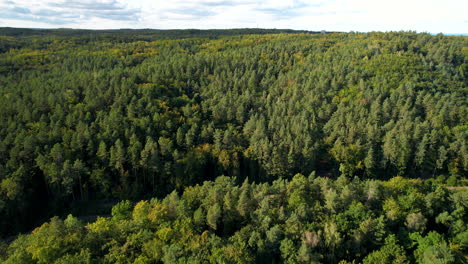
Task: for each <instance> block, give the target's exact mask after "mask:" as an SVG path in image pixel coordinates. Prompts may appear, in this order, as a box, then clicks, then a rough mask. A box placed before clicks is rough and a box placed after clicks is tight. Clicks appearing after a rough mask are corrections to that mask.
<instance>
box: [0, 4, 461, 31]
mask: <svg viewBox="0 0 468 264" xmlns="http://www.w3.org/2000/svg"><path fill="white" fill-rule="evenodd" d="M0 10H1V11H0V27H28V28H83V29H118V28H155V29H185V28H198V29H213V28H219V29H220V28H257V27H258V28H281V29H298V30H311V31H319V30H327V31H344V32H349V31H358V32H369V31H400V30H414V31H417V32H429V33H445V34H466V33H468V1H467V0H444V1H440V0H391V1H389V0H309V1H305V0H270V1H251V0H95V1H91V0H0Z"/></svg>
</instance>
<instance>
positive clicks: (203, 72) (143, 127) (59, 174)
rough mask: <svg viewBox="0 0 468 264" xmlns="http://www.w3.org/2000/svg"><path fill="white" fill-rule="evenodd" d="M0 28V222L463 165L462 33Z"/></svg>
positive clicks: (15, 223) (21, 224) (459, 174)
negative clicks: (243, 184) (235, 182)
mask: <svg viewBox="0 0 468 264" xmlns="http://www.w3.org/2000/svg"><path fill="white" fill-rule="evenodd" d="M0 32H4V36H0V46H1V47H4V48H2V49H1V51H2V52H1V53H0V113H1V115H0V214H1V215H2V216H4V217H2V218H0V234H1V233H6V232H15V231H17V230H25V229H24V228H25V227H27V226H31V225H34V224H35V220H37V219H39V217H50V216H52V215H54V214H59V213H62V212H63V211H67V210H69V208H70V204H72V203H73V202H74V201H86V200H92V199H102V198H113V199H132V200H138V199H141V198H149V197H154V196H158V197H162V196H163V195H165V194H167V193H170V192H171V191H172V190H174V189H178V190H179V191H180V190H182V189H183V187H185V186H188V185H191V184H195V183H201V182H203V181H205V180H212V179H214V178H215V177H216V176H218V175H229V176H236V177H237V178H239V179H245V178H246V177H249V178H250V179H251V180H254V181H257V182H260V181H265V180H267V181H271V180H274V179H277V178H278V177H288V176H289V175H294V174H295V173H302V174H304V175H308V174H309V173H310V172H311V171H313V170H315V171H317V173H318V174H320V175H324V174H328V175H331V176H338V175H342V174H343V175H346V176H347V177H350V178H352V177H354V176H360V177H367V178H376V179H388V178H390V177H393V176H396V175H405V176H409V177H424V178H428V177H437V176H439V175H444V176H443V177H446V176H447V177H448V176H450V182H452V183H456V182H457V181H459V179H460V178H463V177H465V176H466V172H467V169H468V153H467V151H468V150H467V138H468V126H467V117H468V108H467V100H466V98H468V97H467V80H468V79H467V74H468V73H467V72H468V71H467V69H468V63H467V58H468V57H467V51H468V50H467V48H466V47H467V46H468V45H467V38H465V37H447V36H443V35H437V36H432V35H429V34H416V33H412V32H398V33H397V32H391V33H368V34H361V33H349V34H344V33H333V34H309V33H300V34H299V33H296V34H284V33H283V34H264V35H252V34H249V33H275V32H269V31H265V32H261V31H260V32H258V31H255V30H253V31H248V30H247V31H245V32H244V33H245V34H241V33H240V32H238V31H229V32H224V33H223V31H221V32H218V31H213V32H212V33H213V36H216V37H213V38H212V37H211V36H210V35H207V34H210V31H202V32H198V31H193V32H192V31H180V32H179V31H173V32H172V31H171V32H166V33H164V32H163V33H161V32H160V33H158V32H154V31H132V30H127V31H122V32H120V31H115V32H112V31H111V32H109V31H105V32H101V33H100V32H99V31H97V32H93V33H92V34H91V32H88V31H83V32H82V31H66V30H58V31H35V30H17V31H15V30H14V29H3V31H0ZM15 32H16V33H15ZM119 32H120V33H119ZM197 32H198V33H197ZM236 32H237V33H236ZM49 33H50V34H49ZM88 33H89V34H90V36H89V37H86V36H88V35H87V34H88ZM179 33H180V35H178V34H179ZM35 34H36V35H35ZM54 34H55V35H54ZM158 34H163V35H158ZM164 34H166V35H164ZM171 34H172V35H171ZM197 34H199V35H197ZM223 34H224V35H223ZM187 35H190V37H187ZM226 35H228V36H226ZM231 35H232V36H231ZM112 36H115V38H112ZM141 36H144V37H141ZM177 36H179V37H177ZM197 36H198V37H197ZM82 38H84V39H85V40H81V39H82ZM212 211H213V213H214V212H216V210H215V209H212ZM13 219H14V220H13Z"/></svg>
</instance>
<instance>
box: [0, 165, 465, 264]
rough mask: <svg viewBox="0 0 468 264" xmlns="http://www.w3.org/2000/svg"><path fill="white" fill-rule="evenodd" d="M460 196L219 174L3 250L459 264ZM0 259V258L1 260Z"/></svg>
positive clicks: (392, 185) (48, 254)
mask: <svg viewBox="0 0 468 264" xmlns="http://www.w3.org/2000/svg"><path fill="white" fill-rule="evenodd" d="M467 201H468V192H466V191H465V192H455V193H451V192H450V191H448V190H447V189H446V188H443V187H442V186H440V185H437V184H429V182H428V181H422V180H420V179H417V180H416V179H405V178H402V177H395V178H393V179H391V180H389V181H386V182H382V181H378V180H364V181H363V180H359V179H358V178H353V179H348V178H347V177H346V176H341V177H339V178H338V179H337V180H335V181H334V180H331V179H330V178H324V177H315V175H314V174H312V175H311V176H309V177H305V176H303V175H300V174H297V175H295V176H294V177H293V178H292V179H291V180H290V181H287V180H282V179H279V180H276V181H274V182H273V183H271V184H268V183H263V184H253V183H250V182H249V181H247V180H245V181H244V182H243V183H242V184H240V185H236V184H235V179H234V178H230V177H219V178H217V179H216V181H209V182H205V183H204V184H203V185H202V186H198V185H197V186H195V187H188V188H186V189H185V191H184V192H183V193H182V194H181V195H178V194H177V192H173V193H171V194H169V195H168V196H167V197H166V198H164V199H151V200H150V201H140V202H138V203H137V204H135V205H133V204H132V203H131V202H129V201H122V202H120V203H118V204H117V205H116V206H114V207H113V208H112V216H110V217H102V218H98V219H97V220H96V221H95V222H93V223H89V224H84V223H83V222H81V221H80V220H79V219H77V218H75V217H73V216H71V215H69V216H68V217H66V218H65V219H63V220H62V219H59V218H52V219H51V220H50V221H49V222H47V223H45V224H44V225H42V226H41V227H39V228H37V229H35V230H34V231H33V232H32V233H31V234H29V235H21V236H19V237H18V238H17V239H16V240H15V241H14V242H13V243H11V244H10V245H9V246H8V247H7V246H4V247H3V248H2V247H1V246H0V256H1V255H2V254H1V253H2V252H3V255H4V259H3V261H4V263H5V264H18V263H56V264H62V263H63V264H65V263H66V264H70V263H141V264H142V263H194V264H195V263H268V264H269V263H291V264H293V263H340V264H351V263H363V264H404V263H422V264H435V263H447V264H448V263H466V256H464V255H463V254H466V252H467V250H468V230H467V226H466V220H467V219H466V218H467V212H466V208H467V205H468V204H467ZM0 260H2V259H1V257H0Z"/></svg>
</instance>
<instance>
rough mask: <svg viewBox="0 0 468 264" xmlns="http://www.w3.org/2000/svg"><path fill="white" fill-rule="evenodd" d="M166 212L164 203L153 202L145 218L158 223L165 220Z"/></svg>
mask: <svg viewBox="0 0 468 264" xmlns="http://www.w3.org/2000/svg"><path fill="white" fill-rule="evenodd" d="M167 213H168V210H167V207H166V206H165V205H163V204H160V203H154V204H152V206H151V209H150V210H149V212H148V214H147V218H148V220H150V222H151V223H153V224H158V223H160V222H162V221H164V220H165V217H166V216H167Z"/></svg>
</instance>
